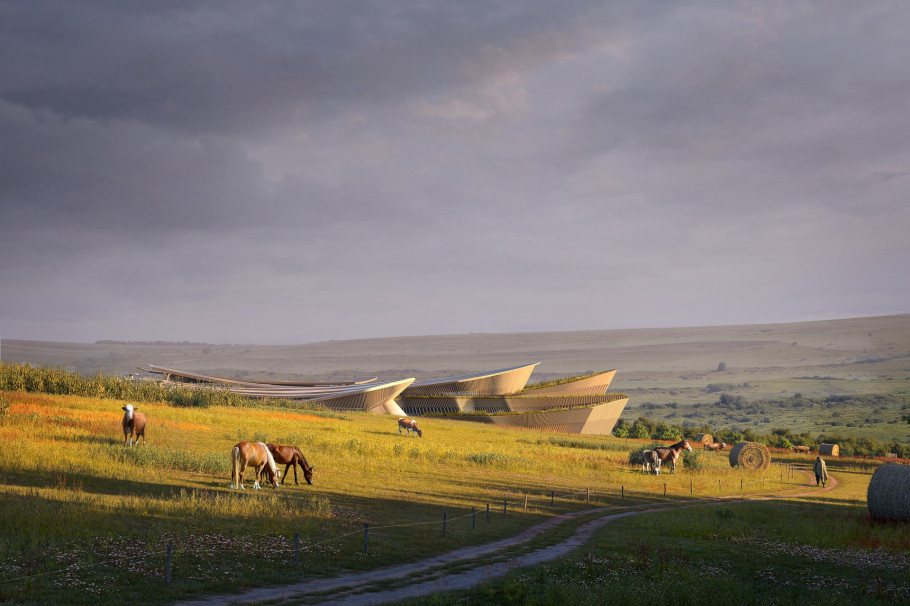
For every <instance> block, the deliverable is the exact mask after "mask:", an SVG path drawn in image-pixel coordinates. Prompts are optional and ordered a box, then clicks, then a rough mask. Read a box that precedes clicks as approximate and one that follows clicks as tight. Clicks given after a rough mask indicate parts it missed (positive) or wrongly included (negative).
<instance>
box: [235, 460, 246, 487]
mask: <svg viewBox="0 0 910 606" xmlns="http://www.w3.org/2000/svg"><path fill="white" fill-rule="evenodd" d="M245 471H246V463H244V462H242V461H240V462H238V463H237V487H238V488H239V489H240V490H246V488H244V487H243V472H245Z"/></svg>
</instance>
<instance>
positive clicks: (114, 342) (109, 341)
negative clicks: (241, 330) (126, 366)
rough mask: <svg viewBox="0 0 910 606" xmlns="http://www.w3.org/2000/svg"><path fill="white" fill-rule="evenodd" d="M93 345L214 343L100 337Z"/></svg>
mask: <svg viewBox="0 0 910 606" xmlns="http://www.w3.org/2000/svg"><path fill="white" fill-rule="evenodd" d="M95 345H174V346H181V347H187V346H203V345H214V343H201V342H199V341H117V340H114V339H102V340H100V341H95Z"/></svg>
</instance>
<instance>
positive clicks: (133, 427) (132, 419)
mask: <svg viewBox="0 0 910 606" xmlns="http://www.w3.org/2000/svg"><path fill="white" fill-rule="evenodd" d="M123 410H125V411H126V412H124V413H123V445H124V446H132V445H133V436H136V446H139V438H140V437H141V438H142V441H143V442H145V415H144V414H142V413H141V412H137V411H138V410H139V409H138V408H135V407H133V405H132V404H127V405H126V406H124V407H123Z"/></svg>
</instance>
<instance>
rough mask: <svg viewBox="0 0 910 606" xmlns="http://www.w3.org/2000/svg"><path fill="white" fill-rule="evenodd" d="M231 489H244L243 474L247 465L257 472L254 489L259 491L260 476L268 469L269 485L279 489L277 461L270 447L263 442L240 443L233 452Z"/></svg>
mask: <svg viewBox="0 0 910 606" xmlns="http://www.w3.org/2000/svg"><path fill="white" fill-rule="evenodd" d="M231 463H232V467H231V488H239V489H240V490H246V488H244V487H243V472H244V471H246V467H247V465H250V466H252V467H253V468H254V470H255V472H256V473H255V475H254V476H253V477H254V479H255V482H254V483H253V488H255V489H256V490H259V488H260V486H259V474H260V473H261V472H262V470H263V469H266V470H267V471H268V474H269V484H271V485H272V486H274V487H275V488H278V468H277V467H276V466H275V459H274V458H272V453H271V452H269V449H268V447H267V446H266V445H265V444H263V443H262V442H240V443H239V444H237V445H236V446H234V448H233V450H231Z"/></svg>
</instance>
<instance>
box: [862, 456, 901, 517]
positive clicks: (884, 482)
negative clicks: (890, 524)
mask: <svg viewBox="0 0 910 606" xmlns="http://www.w3.org/2000/svg"><path fill="white" fill-rule="evenodd" d="M866 503H867V505H868V506H869V513H870V514H871V515H872V517H873V518H878V519H882V520H910V465H901V464H899V463H885V464H884V465H882V466H881V467H879V468H878V469H876V470H875V473H874V474H872V479H871V480H869V490H868V491H867V492H866Z"/></svg>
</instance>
